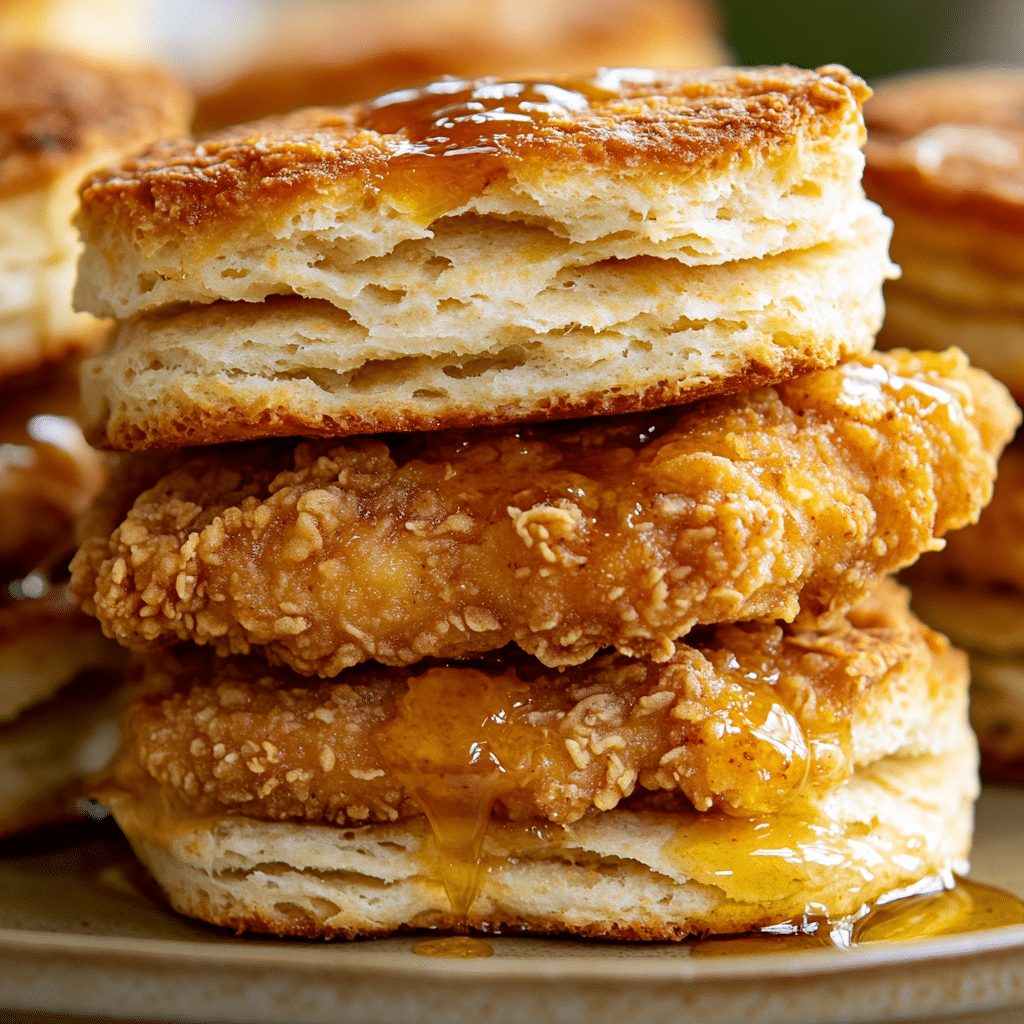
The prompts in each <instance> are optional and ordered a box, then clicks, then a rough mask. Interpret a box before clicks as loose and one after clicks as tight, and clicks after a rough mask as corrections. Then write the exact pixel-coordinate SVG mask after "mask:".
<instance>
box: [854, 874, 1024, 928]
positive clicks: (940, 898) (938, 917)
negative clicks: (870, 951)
mask: <svg viewBox="0 0 1024 1024" xmlns="http://www.w3.org/2000/svg"><path fill="white" fill-rule="evenodd" d="M1012 924H1024V901H1021V900H1020V899H1018V898H1017V897H1016V896H1014V895H1012V894H1011V893H1008V892H1005V891H1004V890H1002V889H997V888H995V887H994V886H991V885H984V884H983V883H981V882H975V881H972V880H971V879H969V878H958V879H957V882H956V885H955V886H954V887H953V888H952V889H944V890H943V891H942V892H937V893H932V894H930V895H924V896H908V897H907V898H906V899H902V900H894V901H893V902H892V903H882V904H877V905H876V906H875V907H874V908H873V909H872V910H871V911H870V912H869V913H868V914H866V915H865V916H864V917H862V918H861V919H860V920H859V921H858V922H857V923H856V925H855V926H854V929H853V938H852V942H853V944H854V945H861V944H864V943H868V942H880V941H884V940H895V939H924V938H935V937H937V936H940V935H963V934H964V933H966V932H976V931H985V930H987V929H989V928H1001V927H1003V926H1004V925H1012Z"/></svg>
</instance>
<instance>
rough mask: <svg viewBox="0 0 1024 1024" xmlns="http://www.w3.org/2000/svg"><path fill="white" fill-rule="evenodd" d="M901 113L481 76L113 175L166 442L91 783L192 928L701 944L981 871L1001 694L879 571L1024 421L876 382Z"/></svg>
mask: <svg viewBox="0 0 1024 1024" xmlns="http://www.w3.org/2000/svg"><path fill="white" fill-rule="evenodd" d="M867 94H868V93H867V90H866V87H865V86H864V84H863V83H862V82H861V81H860V80H859V79H857V78H856V77H855V76H853V75H851V74H850V73H849V72H848V71H846V70H845V69H842V68H839V67H827V68H822V69H819V70H818V71H816V72H809V71H799V70H795V69H790V68H783V69H757V70H736V69H718V70H716V71H711V72H676V73H669V72H646V71H640V70H636V69H630V70H626V71H610V72H603V73H601V74H599V75H597V76H595V77H593V78H589V79H583V80H579V81H560V82H558V83H544V82H501V81H496V80H478V81H472V82H463V81H455V80H450V79H449V80H444V81H440V82H438V83H435V84H434V85H431V86H427V87H424V88H423V89H420V90H412V91H408V90H407V91H403V92H399V93H394V94H390V95H387V96H383V97H381V98H379V99H377V100H375V101H372V102H369V103H366V104H362V105H357V106H353V107H348V108H342V109H336V110H330V109H318V110H310V111H304V112H298V113H296V114H293V115H289V116H286V117H282V118H278V119H271V120H267V121H263V122H259V123H256V124H252V125H246V126H241V127H239V128H235V129H230V130H227V131H225V132H222V133H220V134H218V135H214V136H210V137H207V138H206V139H203V140H200V141H180V142H169V143H163V144H160V145H159V146H157V147H155V148H153V149H152V150H150V151H148V152H147V153H145V154H143V155H142V156H140V157H138V158H137V159H135V160H133V161H130V162H127V163H124V164H122V165H121V166H119V167H118V168H115V169H113V170H111V171H107V172H101V173H98V174H96V175H94V176H93V177H92V178H91V179H90V180H89V181H88V182H87V183H86V184H85V186H84V187H83V190H82V193H81V210H80V213H79V217H78V223H79V227H80V229H81V231H82V235H83V238H84V241H85V253H84V255H83V258H82V261H81V264H80V275H79V280H78V284H77V291H76V295H77V300H78V302H79V304H80V306H81V307H82V308H85V309H89V310H91V311H93V312H94V313H96V314H97V315H103V316H112V317H114V318H116V319H117V320H118V324H117V325H116V328H115V329H114V330H113V331H112V333H111V335H110V337H109V338H108V340H107V342H106V343H105V346H104V348H103V349H102V350H101V351H100V352H99V353H98V354H97V355H96V356H94V357H93V358H91V359H89V360H87V361H86V363H85V364H84V366H83V388H84V404H85V408H86V421H87V431H88V432H89V435H90V437H91V439H92V440H93V441H94V442H96V443H99V444H102V445H106V446H110V447H115V448H120V449H130V450H134V451H135V453H136V454H134V455H133V456H131V457H129V458H127V459H126V460H125V463H124V472H123V474H122V475H121V476H120V477H119V479H118V480H117V481H115V482H114V483H113V484H112V486H111V487H110V488H108V491H107V492H106V493H105V494H104V495H103V496H102V497H101V500H100V502H99V504H98V506H97V508H96V509H95V510H94V513H93V515H92V516H91V518H90V533H91V536H90V538H89V539H88V540H86V542H85V543H84V544H83V546H82V548H81V550H80V551H79V554H78V555H77V556H76V559H75V561H74V564H73V587H74V590H75V593H76V594H77V595H78V597H79V598H80V599H81V601H82V603H83V606H84V607H85V609H86V610H87V611H88V612H90V613H91V614H94V615H95V616H97V618H99V619H100V621H101V622H102V624H103V627H104V629H105V631H106V632H107V633H108V635H110V636H113V637H115V638H116V639H117V640H119V641H120V642H121V643H122V644H124V645H126V646H128V647H131V648H133V649H135V650H139V651H143V652H145V674H146V678H145V682H144V687H143V690H142V692H141V693H140V695H139V697H138V698H137V699H136V700H135V701H134V702H133V704H132V705H131V706H130V707H129V709H128V710H127V713H126V716H125V732H126V747H125V751H124V754H123V757H122V758H121V759H120V761H119V762H118V764H117V765H116V766H115V768H114V769H113V770H112V772H111V773H110V776H109V778H108V779H107V780H106V781H105V782H104V784H103V785H101V786H99V787H98V789H97V795H98V796H99V797H100V798H101V799H103V800H104V801H105V802H106V803H107V804H108V805H109V806H110V807H111V809H112V810H113V813H114V814H115V816H116V817H117V820H118V822H119V823H120V824H121V826H122V828H123V829H124V831H125V833H126V834H127V835H128V837H129V839H130V840H131V842H132V844H133V846H134V848H135V849H136V851H137V852H138V854H139V856H140V857H141V858H142V860H143V861H144V862H145V863H146V864H147V866H148V867H149V869H150V870H151V871H152V872H153V874H154V876H155V877H156V879H157V880H158V882H159V883H160V885H161V886H162V887H163V889H164V891H165V892H166V893H167V895H168V898H169V899H170V901H171V903H172V905H173V906H175V907H176V908H177V909H179V910H181V911H183V912H184V913H188V914H192V915H194V916H197V917H200V918H203V919H204V920H207V921H212V922H215V923H218V924H222V925H227V926H230V927H234V928H237V929H253V930H261V931H271V932H276V933H279V934H290V935H318V936H332V935H334V936H347V937H353V936H358V935H364V936H365V935H381V934H386V933H389V932H391V931H394V930H395V929H399V928H421V927H428V928H473V929H478V930H481V931H499V930H500V931H508V930H512V931H515V930H524V931H532V932H567V933H575V934H580V935H592V936H604V937H617V938H625V939H662V938H682V937H684V936H686V935H689V934H694V933H708V932H717V933H728V932H741V931H748V930H752V929H760V928H765V927H770V928H791V929H799V928H801V927H804V926H805V925H806V926H807V927H811V925H810V924H808V922H814V923H817V922H820V921H821V920H827V921H832V922H838V921H841V920H844V919H846V920H849V919H852V917H854V916H856V915H857V914H858V913H860V912H861V911H862V908H863V907H865V906H866V905H870V904H871V903H872V902H874V901H876V900H878V899H879V898H881V897H883V896H885V895H886V894H891V893H893V892H904V893H911V892H922V891H926V890H928V889H929V888H935V887H942V886H945V885H950V884H952V872H953V871H954V870H962V868H963V866H964V864H965V858H966V856H967V853H968V850H969V845H970V836H971V827H972V806H973V800H974V798H975V796H976V793H977V776H976V748H975V744H974V740H973V737H972V735H971V733H970V731H969V729H968V727H967V722H966V685H967V676H966V664H965V659H964V657H963V656H962V655H961V654H959V652H956V651H954V650H952V649H951V648H950V647H949V645H948V643H947V642H946V641H945V640H944V638H942V637H941V636H939V635H938V634H936V633H933V632H932V631H931V630H929V629H927V628H925V627H924V626H922V625H921V624H920V623H919V622H918V621H917V620H916V619H915V618H914V617H913V616H912V615H911V614H910V612H909V611H908V609H907V605H906V596H905V593H904V592H903V591H902V590H901V589H900V588H899V587H897V586H896V585H895V584H894V583H892V582H891V581H890V580H889V579H888V578H887V577H888V575H889V574H891V573H893V572H895V571H897V570H899V569H901V568H903V567H905V566H906V565H908V564H910V563H911V562H913V561H914V560H915V559H916V558H917V557H918V555H919V554H920V553H921V552H922V551H926V550H929V549H932V548H935V547H938V546H939V545H940V544H941V541H940V540H939V538H940V537H941V536H942V535H943V534H944V533H946V532H947V531H948V530H952V529H956V528H958V527H960V526H963V525H965V524H966V523H968V522H969V521H971V520H972V519H973V518H975V517H976V516H977V513H978V510H979V509H980V508H981V506H982V505H983V504H984V503H985V502H986V501H987V500H988V498H989V497H990V494H991V486H992V480H993V477H994V471H995V463H996V459H997V458H998V455H999V453H1000V451H1001V450H1002V447H1003V445H1004V444H1005V443H1006V441H1007V440H1008V438H1009V437H1010V435H1011V433H1012V431H1013V429H1014V428H1015V426H1016V424H1017V420H1018V414H1017V411H1016V409H1015V407H1014V405H1013V403H1012V401H1011V400H1010V398H1009V396H1008V395H1007V393H1006V390H1005V389H1004V388H1003V387H1002V386H1001V385H999V384H998V383H996V382H995V381H993V380H992V379H991V378H990V377H989V376H988V375H987V374H985V373H984V372H982V371H979V370H975V369H972V368H971V367H970V366H969V365H968V364H967V361H966V359H965V358H964V357H963V356H962V355H961V354H960V353H959V352H957V351H950V352H945V353H921V354H911V353H908V352H894V353H889V354H879V353H875V352H873V351H872V345H873V340H874V335H875V332H876V331H877V329H878V327H879V325H880V322H881V317H882V305H881V285H882V281H883V279H884V278H885V277H886V276H887V275H889V274H890V273H891V271H892V267H891V264H890V263H889V260H888V255H887V245H888V234H889V222H888V221H887V220H886V218H885V217H884V216H883V215H882V214H881V212H880V211H879V209H878V208H877V207H876V206H875V205H874V204H872V203H870V202H868V201H867V200H866V199H865V198H864V195H863V192H862V190H861V186H860V173H861V167H862V157H861V152H860V146H861V144H862V142H863V135H864V130H863V124H862V120H861V114H860V106H861V103H862V101H863V99H864V98H865V97H866V95H867ZM382 432H390V433H382ZM794 922H795V923H794Z"/></svg>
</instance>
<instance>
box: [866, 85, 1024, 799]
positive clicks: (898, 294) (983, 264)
mask: <svg viewBox="0 0 1024 1024" xmlns="http://www.w3.org/2000/svg"><path fill="white" fill-rule="evenodd" d="M1022 110H1024V74H1021V72H1020V71H1015V70H1004V71H1000V70H984V71H949V72H942V73H931V74H923V75H914V76H909V77H906V78H901V79H896V80H893V81H892V82H890V83H888V84H886V85H885V86H884V87H882V88H881V89H880V90H879V92H878V93H877V95H876V96H875V97H874V98H873V99H872V100H871V101H870V103H869V104H868V105H867V108H866V119H867V122H868V127H869V133H870V136H869V142H868V147H867V159H868V162H867V169H866V170H865V175H864V184H865V188H866V189H867V191H868V194H869V195H870V196H871V197H872V198H873V199H875V200H876V201H877V202H878V203H880V204H881V205H882V206H883V208H884V209H885V211H886V213H888V214H889V215H890V216H891V217H892V218H893V220H894V221H895V224H896V228H895V233H894V236H893V246H892V251H893V256H894V258H895V259H896V261H897V262H898V263H899V264H900V265H901V266H902V268H903V276H902V278H901V279H900V280H899V281H893V282H890V283H889V284H888V285H887V287H886V302H887V306H888V313H887V317H886V322H885V327H884V329H883V331H882V333H881V335H880V336H879V342H880V344H881V345H883V346H893V345H905V346H908V347H911V348H933V349H941V348H945V347H946V346H948V345H953V344H955V345H958V346H960V347H961V348H962V349H964V350H965V351H966V352H967V353H968V354H969V355H970V357H971V359H972V360H973V361H974V362H975V363H976V364H977V365H979V366H983V367H985V368H986V369H988V370H989V371H990V372H991V373H993V374H994V375H995V376H996V377H998V378H999V379H1000V380H1002V381H1003V382H1004V383H1005V384H1006V385H1007V386H1008V387H1009V389H1010V391H1011V392H1012V393H1013V395H1014V397H1015V398H1016V399H1017V401H1018V402H1021V401H1024V283H1022V282H1024V116H1022ZM1022 538H1024V448H1022V447H1021V444H1020V442H1018V443H1015V444H1013V445H1011V446H1010V447H1009V448H1008V449H1007V451H1006V453H1005V454H1004V456H1003V458H1002V460H1001V462H1000V467H999V482H998V484H997V485H996V490H995V495H994V497H993V500H992V504H991V506H990V507H989V508H988V509H987V510H986V512H985V513H984V515H983V516H982V518H981V521H980V522H979V523H978V524H977V526H974V527H971V528H969V529H967V530H964V531H963V532H962V533H959V534H956V535H954V536H952V537H951V538H950V539H949V543H948V547H947V548H946V550H945V551H943V552H942V553H941V554H939V555H934V556H930V557H929V558H926V559H925V560H923V561H922V563H921V564H920V565H919V566H917V567H916V568H915V570H914V573H913V575H912V577H911V578H912V580H913V587H914V604H915V607H916V608H917V609H918V610H919V611H920V613H921V614H922V615H923V616H924V617H925V619H926V620H927V621H929V622H931V623H932V624H933V625H935V626H936V628H939V629H942V630H943V631H944V632H946V633H948V634H949V635H950V636H951V637H952V638H953V640H954V642H956V643H958V644H959V645H961V646H962V647H964V648H966V649H967V650H968V651H969V652H970V654H971V668H972V678H973V682H972V696H971V718H972V723H973V725H974V727H975V730H976V731H977V733H978V737H979V741H980V744H981V751H982V765H983V770H984V771H985V772H986V773H987V774H988V775H990V776H991V777H993V778H1003V779H1010V780H1014V781H1018V782H1019V781H1024V540H1022Z"/></svg>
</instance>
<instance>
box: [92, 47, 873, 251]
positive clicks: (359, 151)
mask: <svg viewBox="0 0 1024 1024" xmlns="http://www.w3.org/2000/svg"><path fill="white" fill-rule="evenodd" d="M637 77H639V78H642V79H644V80H643V81H639V82H634V81H630V80H629V79H628V77H627V76H626V75H617V74H616V73H614V72H606V73H604V74H603V75H601V76H598V77H597V78H595V79H590V80H586V81H565V82H560V83H551V84H550V85H544V84H531V83H526V91H525V92H523V93H522V95H521V96H520V97H518V98H517V99H516V100H515V101H514V103H513V101H512V100H508V101H507V102H508V104H509V105H512V106H516V104H518V106H516V109H515V110H514V111H513V114H514V117H515V119H513V120H512V121H507V120H502V121H501V122H493V121H491V122H485V123H484V125H483V127H480V126H479V125H475V124H463V125H460V126H455V127H452V128H443V129H441V130H442V132H443V135H444V141H441V142H438V141H436V139H437V137H438V129H437V127H436V124H435V122H438V120H439V118H440V122H439V123H448V122H444V117H443V114H444V110H445V108H446V106H450V105H451V104H452V103H454V104H456V105H458V104H459V103H464V102H465V96H463V95H462V93H465V92H466V91H467V88H468V89H469V90H471V89H472V88H473V87H474V86H479V85H481V84H485V80H478V81H477V82H475V83H458V82H453V83H448V84H447V85H443V86H439V87H437V90H436V91H435V92H433V93H431V94H423V95H421V96H419V97H416V98H414V100H413V101H412V102H410V103H394V104H390V103H389V104H384V103H382V102H381V100H377V101H374V102H373V103H364V104H359V105H355V106H350V107H344V108H336V109H331V108H314V109H310V110H304V111H298V112H296V113H295V114H292V115H288V116H285V117H280V118H270V119H267V120H265V121H261V122H256V123H254V124H249V125H242V126H240V127H237V128H232V129H227V130H225V131H223V132H220V133H217V134H215V135H212V136H209V137H207V138H205V139H201V140H199V141H195V142H193V141H190V140H182V141H177V142H167V143H162V144H159V145H157V146H155V147H153V148H152V149H150V150H149V151H148V152H146V153H145V154H143V155H141V156H140V157H138V158H137V159H135V160H131V161H128V162H126V163H124V164H122V165H121V166H120V167H118V168H114V169H110V170H107V171H103V172H100V173H97V174H95V175H93V176H92V177H91V178H90V179H89V180H88V181H87V182H86V183H85V184H84V186H83V188H82V193H81V196H82V213H81V221H80V223H81V224H82V227H83V231H84V233H85V234H86V235H87V236H89V235H91V234H92V233H93V231H94V230H98V227H97V225H100V224H101V223H102V222H103V221H105V220H108V219H110V218H114V219H116V221H117V223H118V224H119V225H120V226H121V228H122V230H124V231H142V232H160V233H168V234H174V235H180V234H184V233H188V232H194V231H196V230H197V229H202V230H205V231H213V232H216V231H217V230H218V229H228V228H229V227H230V226H231V225H233V224H236V223H238V222H240V221H243V220H244V219H245V218H247V217H251V216H252V215H253V211H255V210H259V211H260V212H261V216H264V217H269V218H270V219H275V218H277V217H281V218H284V217H286V216H287V215H288V214H289V212H290V210H291V208H292V207H293V206H294V205H295V204H296V203H298V202H301V201H302V200H303V199H308V198H309V197H310V196H311V195H317V194H319V193H323V192H325V191H333V190H336V189H338V188H343V189H345V190H346V191H350V192H352V193H353V194H358V193H360V192H361V193H363V194H364V195H365V196H366V200H367V201H368V202H373V199H374V196H375V195H377V194H379V193H380V192H382V191H387V190H388V189H389V188H390V189H398V190H400V191H401V190H405V189H410V188H412V189H419V188H422V185H423V175H422V173H421V174H420V176H419V177H416V172H417V171H420V172H422V171H423V169H424V168H425V167H426V165H427V163H429V161H431V160H433V159H434V158H436V157H437V156H439V155H441V154H442V153H451V154H452V155H451V156H449V157H446V163H445V168H446V170H445V173H444V175H442V177H443V178H444V182H443V184H442V186H440V187H442V188H456V189H457V190H459V191H460V192H464V191H465V190H466V189H467V188H469V187H470V184H475V186H476V187H477V188H478V189H482V188H483V187H485V186H486V184H487V183H488V182H489V181H492V180H494V179H495V178H499V177H502V176H503V175H505V174H506V173H508V172H509V170H510V169H511V168H515V169H516V172H517V173H518V174H520V175H522V174H524V173H525V174H533V175H541V174H543V173H544V172H545V171H548V170H550V169H552V168H557V169H558V170H559V172H560V173H565V172H569V173H571V170H572V168H573V167H574V166H578V167H594V166H595V165H596V166H604V167H607V168H609V169H616V170H626V169H636V168H639V167H650V166H651V165H657V166H659V168H660V170H661V171H663V172H668V173H671V174H674V175H677V176H679V177H680V178H686V177H689V176H690V175H693V174H695V173H698V172H700V171H706V170H709V169H711V168H714V167H717V166H721V165H723V164H728V163H732V162H740V161H743V160H745V159H746V158H747V154H749V153H750V152H751V150H754V149H758V148H765V149H772V148H775V147H778V146H780V145H783V144H785V143H787V142H793V141H794V140H795V139H796V137H798V136H799V135H810V136H812V137H818V136H822V135H828V134H831V133H835V132H837V131H839V130H840V128H842V127H844V126H845V125H846V124H848V123H849V121H850V120H854V119H856V118H858V117H859V107H860V104H861V103H862V102H863V100H864V99H865V98H866V97H867V96H869V95H870V90H868V88H867V86H866V85H865V84H864V83H863V81H862V80H861V79H859V78H858V77H857V76H856V75H853V74H852V73H851V72H849V71H847V70H846V69H845V68H842V67H839V66H833V65H830V66H827V67H823V68H820V69H819V70H818V71H802V70H797V69H795V68H786V67H783V68H762V69H758V68H753V69H732V68H722V69H717V70H714V71H681V72H658V73H654V74H652V75H644V74H641V75H638V76H637ZM495 85H496V86H497V87H499V88H500V86H501V83H495ZM563 90H566V92H563ZM524 104H526V105H524ZM537 107H543V108H546V109H544V110H541V111H538V110H537V109H536V108H537ZM520 108H521V109H520ZM517 111H518V112H517ZM522 111H528V113H527V114H524V113H522ZM471 114H472V111H469V110H468V109H467V110H466V111H461V114H460V116H461V115H471ZM527 122H528V130H525V131H524V130H522V125H523V124H524V123H527ZM510 124H511V125H512V126H513V128H509V125H510ZM516 126H518V129H516ZM514 129H516V130H514ZM481 142H484V143H485V145H484V146H483V147H481V146H480V143H481ZM482 150H483V151H482ZM410 158H411V159H410ZM430 173H431V174H435V175H436V174H437V171H436V168H434V167H431V168H430ZM410 174H412V176H413V177H412V178H410ZM432 187H435V188H436V187H438V186H437V185H434V186H432ZM470 194H472V191H471V192H470ZM454 205H456V206H457V205H459V203H455V204H454Z"/></svg>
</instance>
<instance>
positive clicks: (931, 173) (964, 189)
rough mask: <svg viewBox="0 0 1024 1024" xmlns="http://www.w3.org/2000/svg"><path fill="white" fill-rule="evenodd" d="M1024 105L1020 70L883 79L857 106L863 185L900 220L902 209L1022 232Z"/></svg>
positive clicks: (1023, 80)
mask: <svg viewBox="0 0 1024 1024" xmlns="http://www.w3.org/2000/svg"><path fill="white" fill-rule="evenodd" d="M1022 111H1024V73H1021V72H1019V71H1010V70H1007V71H983V72H960V71H953V72H940V73H929V74H924V75H911V76H908V77H906V78H900V79H896V80H894V81H892V82H890V83H888V84H883V85H881V86H880V87H879V89H878V91H877V93H876V95H875V96H874V97H873V98H872V99H871V101H870V102H869V103H868V104H866V106H865V108H864V121H865V124H866V125H867V127H868V144H867V146H866V148H865V156H866V158H867V166H866V168H865V170H864V188H865V190H866V191H867V193H868V195H869V196H870V197H871V198H872V199H874V200H875V201H876V202H877V203H879V204H880V205H881V206H882V207H883V209H885V210H886V212H888V213H890V214H891V215H893V216H894V218H895V219H896V221H897V223H900V221H901V217H900V216H899V215H898V212H897V211H898V209H899V208H900V207H906V208H907V209H908V210H910V211H915V212H917V213H919V214H926V215H930V216H933V217H934V216H939V215H941V216H942V217H945V218H949V217H955V218H958V219H965V220H969V221H975V222H978V223H980V224H982V225H984V226H985V228H986V229H992V230H994V231H996V232H997V233H998V234H1000V235H1010V234H1012V235H1016V236H1019V235H1020V234H1021V232H1024V114H1022ZM982 258H983V259H984V254H983V253H982Z"/></svg>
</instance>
